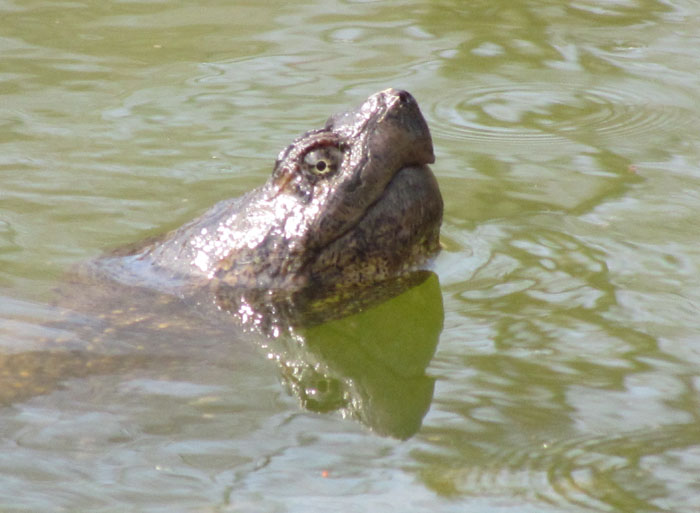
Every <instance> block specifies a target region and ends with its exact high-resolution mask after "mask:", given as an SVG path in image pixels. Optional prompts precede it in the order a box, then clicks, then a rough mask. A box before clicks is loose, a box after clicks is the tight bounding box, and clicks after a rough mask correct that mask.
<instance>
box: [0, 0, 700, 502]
mask: <svg viewBox="0 0 700 513" xmlns="http://www.w3.org/2000/svg"><path fill="white" fill-rule="evenodd" d="M698 16H700V7H698V5H697V4H696V3H695V2H692V1H689V0H687V1H684V0H678V1H676V0H671V1H655V0H629V1H613V2H610V1H602V0H600V1H596V0H582V1H578V2H569V3H557V2H546V1H536V0H530V1H525V2H509V1H496V2H494V1H489V2H485V1H477V2H460V1H447V0H445V1H435V2H416V1H405V2H404V1H402V2H382V1H377V2H372V1H363V2H356V1H346V2H331V1H324V0H319V1H316V2H306V3H304V2H279V3H278V4H277V5H275V3H270V2H267V3H260V2H248V3H244V2H236V3H228V2H220V1H218V0H211V1H207V2H204V3H202V2H200V3H198V4H197V5H187V4H185V3H180V2H175V3H173V2H159V1H154V2H146V1H133V2H108V3H105V2H94V1H84V2H44V1H37V0H30V1H24V2H12V1H3V2H0V56H1V57H2V59H1V62H2V65H0V319H2V320H1V321H0V356H1V358H0V359H1V360H2V361H3V362H4V365H3V368H5V369H11V372H10V373H9V374H7V373H6V374H0V379H5V381H4V383H5V384H4V385H3V389H4V392H3V393H2V397H3V403H2V406H0V509H2V510H7V511H32V512H35V511H91V512H112V511H125V510H134V511H166V510H167V511H173V510H176V511H200V512H201V511H255V512H264V511H270V512H272V511H275V512H276V511H291V512H296V511H321V510H329V509H330V510H342V511H353V510H355V509H357V510H361V511H392V510H396V511H435V510H436V509H439V510H440V511H459V512H464V511H474V512H477V511H479V512H481V511H489V512H494V511H497V512H518V513H521V512H527V511H532V512H550V511H551V512H582V511H606V512H610V511H620V512H626V511H634V512H642V511H669V512H678V511H693V510H695V509H700V481H698V479H697V475H698V474H699V473H700V429H698V420H699V419H698V417H699V412H700V391H699V388H700V379H699V378H698V375H699V374H700V372H699V371H700V343H699V342H698V333H700V292H699V291H700V279H699V278H698V276H699V274H700V273H699V272H698V271H699V267H700V252H699V251H698V244H697V241H698V239H699V238H700V228H699V226H700V223H699V222H698V219H699V218H700V210H699V207H698V205H700V171H698V170H699V169H700V158H699V156H700V143H699V142H698V141H699V140H700V138H699V135H700V134H698V130H697V119H698V117H699V115H700V107H699V105H700V93H699V92H700V83H699V82H700V78H699V77H700V73H699V72H700V54H699V53H698V51H697V48H698V45H699V44H700V29H698V25H697V23H696V21H695V20H697V19H698ZM390 86H391V87H401V88H406V89H408V90H410V91H411V92H412V93H413V94H414V95H415V96H416V98H417V100H418V101H419V103H420V105H421V107H422V109H423V112H424V114H425V115H426V118H427V119H428V122H429V124H430V126H431V129H432V132H433V137H434V142H435V146H436V152H437V162H436V164H435V165H434V166H433V169H434V171H435V173H436V175H437V176H438V180H439V182H440V185H441V188H442V191H443V195H444V198H445V202H446V212H445V222H444V226H443V243H444V246H445V249H444V250H443V252H442V253H441V255H440V256H439V258H438V259H437V261H436V262H435V265H434V271H435V273H436V275H437V276H436V277H431V278H430V279H429V280H428V281H427V282H425V283H424V284H423V285H421V286H420V287H418V288H417V289H416V290H415V291H413V292H411V293H409V294H408V295H406V296H402V297H400V298H397V299H396V300H394V301H392V302H390V303H389V304H387V305H385V306H383V307H382V309H379V310H375V311H371V312H368V313H367V314H366V315H364V316H360V317H358V318H351V319H348V320H345V321H341V322H338V323H331V324H330V325H327V326H321V327H318V328H316V329H314V330H309V331H306V332H303V333H296V334H293V336H285V337H280V338H278V339H275V340H270V339H267V338H265V337H262V336H260V335H254V334H250V333H243V332H240V331H232V332H229V331H227V330H226V329H224V328H222V327H221V326H220V325H219V324H218V323H217V322H216V321H214V320H213V321H212V322H211V324H210V325H207V323H206V322H204V320H203V319H201V318H197V317H196V314H191V315H190V313H188V312H186V311H185V312H180V314H179V315H178V316H177V317H173V318H165V317H159V316H158V309H157V308H155V314H154V313H153V312H151V313H150V314H149V312H148V311H147V310H148V309H145V308H144V313H143V315H144V316H145V317H144V322H143V323H142V324H138V323H134V324H129V325H122V326H118V327H117V328H118V329H117V328H115V326H113V325H111V324H110V323H109V322H108V321H109V320H105V319H100V318H99V316H97V314H95V313H83V314H80V313H74V312H67V311H65V310H63V309H61V308H58V307H54V306H52V305H53V304H54V302H55V300H56V293H55V291H54V289H55V288H56V287H59V286H60V284H61V283H62V282H63V281H64V276H65V273H66V272H67V271H68V270H69V269H70V268H71V266H73V265H75V264H76V263H78V262H81V261H85V260H87V259H89V258H93V257H95V256H97V255H99V254H100V252H101V251H103V250H104V249H105V248H109V247H115V246H118V245H120V244H124V243H129V242H133V241H136V240H139V239H140V238H143V237H145V236H148V235H152V234H155V233H161V232H162V231H164V230H166V229H169V228H172V227H175V226H177V225H179V224H180V223H182V222H184V221H186V220H188V219H191V218H192V217H193V216H195V215H196V214H198V213H199V212H201V211H203V210H204V209H206V208H207V207H208V206H210V205H211V204H213V203H214V202H215V201H217V200H220V199H223V198H228V197H232V196H235V195H238V194H240V193H242V192H244V191H247V190H249V189H251V188H252V187H254V186H257V185H259V184H260V183H262V182H263V181H264V180H265V179H266V177H267V176H268V174H269V172H270V170H271V166H272V163H273V161H274V158H275V156H276V155H277V153H278V152H279V150H280V149H282V148H283V147H284V146H285V145H286V144H288V143H289V141H291V139H292V138H294V137H295V136H297V135H298V134H300V133H302V132H304V131H306V130H308V129H310V128H314V127H317V126H319V125H320V124H321V123H322V122H323V121H324V120H325V118H326V117H327V116H328V115H329V114H330V113H332V112H334V111H337V110H341V109H344V108H347V107H348V106H351V105H355V104H357V103H359V102H361V101H362V100H363V99H364V98H365V97H366V96H367V95H369V94H371V93H373V92H375V91H378V90H381V89H384V88H386V87H390ZM134 304H140V303H137V302H135V303H134ZM149 315H150V317H149ZM149 319H150V321H152V322H151V324H150V325H149V326H150V327H148V328H146V327H145V325H146V324H148V323H147V322H146V321H148V320H149ZM409 320H410V323H409V322H408V321H409ZM385 321H386V322H385ZM164 322H170V323H175V322H179V323H180V324H176V325H175V328H174V329H171V330H170V331H167V330H165V331H157V330H155V331H154V330H153V326H156V327H157V325H158V324H159V323H160V324H162V323H164ZM172 327H173V326H171V328H172ZM100 328H102V329H103V330H102V331H101V330H100ZM104 328H111V330H107V331H106V332H104ZM402 328H403V329H402ZM164 333H167V334H164ZM8 375H9V377H8ZM12 387H14V388H12Z"/></svg>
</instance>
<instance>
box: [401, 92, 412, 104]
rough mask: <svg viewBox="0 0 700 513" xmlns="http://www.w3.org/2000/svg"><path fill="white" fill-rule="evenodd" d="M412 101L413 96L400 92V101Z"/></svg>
mask: <svg viewBox="0 0 700 513" xmlns="http://www.w3.org/2000/svg"><path fill="white" fill-rule="evenodd" d="M410 99H411V95H410V94H408V93H407V92H406V91H400V92H399V101H400V102H401V103H408V101H409V100H410Z"/></svg>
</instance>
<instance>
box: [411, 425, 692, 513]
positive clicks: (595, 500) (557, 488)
mask: <svg viewBox="0 0 700 513" xmlns="http://www.w3.org/2000/svg"><path fill="white" fill-rule="evenodd" d="M689 438H693V437H692V436H691V435H689V430H688V428H687V426H680V425H677V426H668V427H665V428H662V429H659V430H655V429H644V430H638V431H632V432H627V433H619V434H611V435H589V436H579V437H573V438H569V439H560V440H555V441H553V442H546V443H541V444H537V445H529V446H524V447H523V446H521V447H520V448H517V449H514V450H503V451H497V452H496V454H488V455H484V456H485V458H486V459H488V464H476V465H468V466H461V467H460V466H459V465H454V464H453V465H448V466H445V467H442V466H441V465H437V466H436V467H433V468H432V469H430V470H425V471H424V474H423V478H424V479H425V480H426V481H427V484H428V485H429V486H431V487H433V488H440V489H443V490H451V491H452V493H453V494H462V493H469V494H470V495H472V496H474V495H486V496H502V495H504V494H505V495H510V496H517V497H519V499H520V500H522V501H523V503H525V504H531V503H537V502H543V503H545V504H548V505H550V506H555V507H556V508H557V511H558V510H559V508H561V507H564V508H566V509H567V511H569V510H571V508H572V507H573V508H581V509H582V510H585V511H610V510H611V508H615V506H616V505H619V504H625V505H627V506H632V505H633V506H634V511H654V510H656V508H655V502H656V501H657V500H658V499H659V497H663V495H664V491H663V489H662V488H660V487H659V485H658V482H656V481H655V479H654V476H653V474H652V473H650V472H649V471H648V469H647V468H646V467H647V466H645V465H640V458H642V457H644V458H649V457H650V456H651V455H654V457H657V458H663V457H664V455H667V454H669V453H671V454H673V453H675V451H676V449H677V448H681V447H684V446H686V444H687V445H692V444H693V442H694V441H695V440H693V439H689ZM683 465H684V470H687V469H688V467H689V466H690V467H692V468H693V471H696V470H697V469H698V465H700V461H697V459H696V460H695V461H693V462H691V463H689V462H687V461H685V462H683ZM572 511H578V509H573V510H572Z"/></svg>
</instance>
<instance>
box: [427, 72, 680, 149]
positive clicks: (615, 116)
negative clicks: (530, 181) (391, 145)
mask: <svg viewBox="0 0 700 513" xmlns="http://www.w3.org/2000/svg"><path fill="white" fill-rule="evenodd" d="M430 108H431V111H430V115H431V118H432V124H431V126H432V130H433V132H434V133H435V134H436V135H439V136H442V137H447V138H450V139H456V140H466V141H474V142H494V143H500V142H503V141H504V140H507V141H508V142H509V143H521V144H522V143H525V144H531V143H550V142H552V141H557V140H578V139H579V138H585V137H586V136H587V135H588V134H592V133H593V134H596V135H597V136H598V137H603V138H605V139H610V138H613V137H614V138H631V137H633V136H638V135H640V134H653V133H655V132H661V131H664V130H665V129H667V128H674V129H676V130H677V129H678V126H679V125H680V126H682V125H687V124H690V123H691V121H692V102H691V99H689V98H686V97H685V96H684V95H683V94H681V93H680V92H679V91H664V90H659V89H658V88H653V89H650V85H649V84H648V83H646V84H644V86H641V85H638V84H636V83H632V82H629V83H624V84H621V86H620V87H619V88H613V87H602V86H593V87H585V86H576V85H566V84H561V83H554V82H552V83H529V84H518V85H513V84H512V83H509V84H504V85H494V86H483V87H474V88H467V89H464V90H462V91H461V92H460V94H454V93H452V94H450V95H449V96H448V95H444V96H442V97H440V98H437V99H436V100H435V101H434V102H433V104H432V105H431V107H430Z"/></svg>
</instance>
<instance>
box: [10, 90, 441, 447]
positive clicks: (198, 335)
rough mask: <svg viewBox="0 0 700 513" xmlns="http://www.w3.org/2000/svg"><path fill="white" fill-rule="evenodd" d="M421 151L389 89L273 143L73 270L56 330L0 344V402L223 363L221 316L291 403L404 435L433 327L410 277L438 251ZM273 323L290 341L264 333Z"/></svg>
mask: <svg viewBox="0 0 700 513" xmlns="http://www.w3.org/2000/svg"><path fill="white" fill-rule="evenodd" d="M433 160H434V156H433V147H432V141H431V137H430V132H429V130H428V127H427V124H426V122H425V120H424V118H423V116H422V115H421V112H420V110H419V108H418V105H417V103H416V101H415V100H414V99H413V97H412V96H411V95H410V94H409V93H407V92H405V91H399V90H395V89H388V90H386V91H382V92H379V93H377V94H374V95H372V96H370V97H369V98H368V99H367V100H366V101H365V102H364V103H363V104H362V105H361V106H359V107H358V108H357V109H355V110H350V111H348V112H345V113H341V114H337V115H334V116H332V117H331V118H330V119H329V120H328V121H327V123H326V124H325V126H324V127H323V128H320V129H316V130H311V131H309V132H307V133H305V134H303V135H302V136H300V137H298V138H297V139H295V140H294V141H293V142H292V144H291V145H289V146H288V147H287V148H286V149H284V150H283V151H282V152H281V153H280V154H279V157H278V158H277V161H276V163H275V167H274V171H273V173H272V177H271V178H270V179H269V180H268V182H267V183H266V184H264V185H262V186H261V187H259V188H258V189H255V190H253V191H251V192H249V193H248V194H246V195H244V196H242V197H240V198H238V199H233V200H226V201H222V202H220V203H218V204H217V205H215V206H214V207H212V208H211V210H209V211H208V212H206V213H204V214H203V215H202V216H201V217H199V218H197V219H195V220H193V221H191V222H190V223H188V224H186V225H184V226H183V227H181V228H179V229H176V230H174V231H172V232H170V233H167V234H165V235H163V236H161V237H157V238H154V239H150V240H146V241H144V242H141V243H137V244H135V245H132V246H129V247H126V248H122V249H118V250H116V251H113V252H111V253H109V254H107V255H105V256H103V257H100V258H98V259H96V260H94V261H92V262H88V263H86V264H84V265H81V266H79V267H78V268H77V269H76V270H75V272H74V273H73V274H71V276H70V277H69V281H68V283H66V284H65V285H64V286H63V287H62V288H61V299H60V301H59V304H60V306H61V307H62V308H63V309H64V310H62V312H63V313H64V314H65V317H64V318H63V319H61V320H60V321H56V322H55V323H53V324H52V326H51V329H52V331H53V332H56V333H58V334H60V336H57V337H55V338H53V339H46V340H42V341H40V343H39V344H35V346H34V348H32V347H31V346H30V345H29V344H28V345H27V347H26V348H25V350H23V351H21V352H10V353H8V354H4V353H3V352H2V351H0V405H3V404H12V403H14V402H16V401H19V400H23V399H26V398H29V397H32V396H34V395H38V394H45V393H49V392H51V391H52V390H54V389H55V388H57V387H60V384H61V383H62V382H63V381H65V380H66V379H68V378H71V377H72V378H87V377H89V376H92V375H103V374H112V373H118V374H119V375H120V376H121V375H129V374H131V373H132V372H135V371H143V372H155V373H156V375H157V376H158V377H159V378H158V379H164V376H170V375H172V374H175V375H177V374H178V373H182V372H183V371H184V372H189V371H190V370H191V369H195V370H194V372H195V373H197V370H198V369H199V367H198V366H199V365H203V368H206V369H210V365H209V362H212V361H214V362H216V363H217V365H219V364H221V365H224V364H223V362H222V360H226V359H227V358H230V359H232V360H233V361H236V362H238V361H239V360H240V359H241V358H242V355H241V352H242V351H243V348H241V346H240V345H238V346H236V347H235V349H232V353H235V354H232V355H229V356H226V350H227V348H232V347H233V345H232V344H230V343H229V342H230V341H231V340H232V338H233V339H235V337H236V335H235V334H234V333H235V330H231V322H230V318H231V317H233V318H234V320H235V321H237V323H240V324H242V325H243V326H244V327H245V328H249V327H250V330H249V331H257V332H262V334H263V335H274V336H272V337H269V336H264V337H263V340H264V341H263V342H261V345H263V346H264V347H265V350H266V353H267V357H268V358H269V359H272V360H274V361H275V362H277V365H278V372H279V375H280V378H281V380H282V381H283V382H284V383H286V384H287V386H288V387H289V389H290V390H291V391H292V392H293V393H294V395H296V396H297V397H299V399H300V402H301V403H302V404H303V405H304V406H305V407H306V408H308V409H312V410H315V411H327V410H332V409H344V411H345V412H346V413H347V414H349V415H352V416H354V417H357V418H359V419H360V420H362V421H363V422H364V423H366V424H367V425H369V426H371V427H372V428H373V429H375V430H376V431H378V432H381V433H387V434H391V435H392V436H399V437H402V438H403V437H406V436H410V434H412V433H413V432H414V431H415V430H416V429H418V426H419V425H420V420H421V419H422V416H423V415H424V413H425V411H426V410H427V407H428V405H429V403H430V399H431V397H432V380H431V379H430V378H428V377H426V376H425V374H424V371H425V368H426V366H427V364H428V362H429V361H430V358H431V357H432V354H433V352H434V350H435V347H436V344H437V340H438V337H439V333H440V330H441V327H442V303H441V296H440V291H439V285H438V282H437V279H436V277H435V275H434V274H432V273H429V272H427V271H421V270H420V267H421V264H423V263H424V262H425V261H426V260H427V259H428V258H429V257H430V256H432V255H434V254H435V253H436V252H437V251H438V249H439V230H440V223H441V220H442V208H443V205H442V198H441V196H440V191H439V189H438V185H437V182H436V180H435V177H434V176H433V174H432V172H431V170H430V168H429V167H428V166H427V164H429V163H431V162H433ZM419 283H421V286H420V287H413V288H412V286H413V285H417V284H419ZM408 288H411V290H410V291H409V292H410V293H406V294H403V295H401V296H400V297H399V298H397V300H399V301H396V302H395V301H389V302H384V301H385V300H386V299H388V298H391V297H394V296H398V295H399V294H401V293H402V292H403V291H405V290H406V289H408ZM380 302H384V303H383V304H382V307H381V308H376V309H366V308H365V307H367V306H369V305H374V304H377V303H380ZM392 303H393V304H392ZM363 309H364V310H367V311H365V312H364V313H363V314H362V315H364V316H365V317H364V318H362V319H361V318H359V316H358V317H357V318H356V317H346V316H347V315H348V314H350V313H356V312H358V311H360V310H363ZM221 311H224V312H225V314H224V315H221ZM229 314H232V315H229ZM330 320H334V321H333V322H326V321H330ZM324 323H325V324H324ZM300 326H303V327H304V330H305V331H303V332H302V331H301V330H298V329H296V328H297V327H300ZM363 326H365V327H366V329H363ZM285 328H290V333H289V335H291V336H289V337H277V335H279V334H280V333H281V331H282V329H285ZM336 341H337V342H336ZM221 342H223V343H221ZM299 342H301V343H299ZM222 351H223V353H222ZM224 366H225V365H224ZM168 379H169V378H168ZM186 379H189V377H188V378H186Z"/></svg>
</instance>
